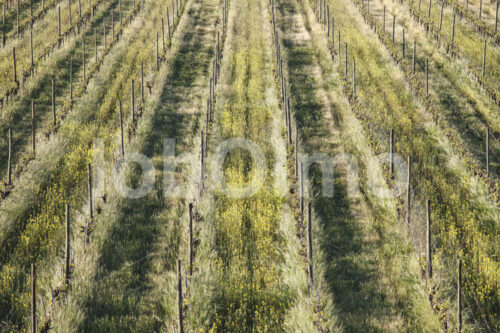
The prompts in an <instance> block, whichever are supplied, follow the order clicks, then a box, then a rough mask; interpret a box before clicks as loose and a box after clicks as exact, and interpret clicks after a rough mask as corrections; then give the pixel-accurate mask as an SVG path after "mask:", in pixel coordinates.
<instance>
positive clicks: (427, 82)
mask: <svg viewBox="0 0 500 333" xmlns="http://www.w3.org/2000/svg"><path fill="white" fill-rule="evenodd" d="M425 93H426V94H427V95H429V58H426V59H425Z"/></svg>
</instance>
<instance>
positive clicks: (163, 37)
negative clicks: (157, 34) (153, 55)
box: [161, 17, 165, 53]
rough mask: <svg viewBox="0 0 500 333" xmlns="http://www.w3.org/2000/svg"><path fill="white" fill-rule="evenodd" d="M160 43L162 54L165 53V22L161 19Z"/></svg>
mask: <svg viewBox="0 0 500 333" xmlns="http://www.w3.org/2000/svg"><path fill="white" fill-rule="evenodd" d="M161 41H162V47H163V53H165V20H164V19H163V17H162V18H161Z"/></svg>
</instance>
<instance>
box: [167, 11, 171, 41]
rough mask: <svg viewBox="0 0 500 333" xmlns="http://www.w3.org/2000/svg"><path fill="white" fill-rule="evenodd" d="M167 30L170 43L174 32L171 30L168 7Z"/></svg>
mask: <svg viewBox="0 0 500 333" xmlns="http://www.w3.org/2000/svg"><path fill="white" fill-rule="evenodd" d="M167 31H168V41H169V45H170V40H171V38H172V33H171V32H170V16H169V14H168V8H167Z"/></svg>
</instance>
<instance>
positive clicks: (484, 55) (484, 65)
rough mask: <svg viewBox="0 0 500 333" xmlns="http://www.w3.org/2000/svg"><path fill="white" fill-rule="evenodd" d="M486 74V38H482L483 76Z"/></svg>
mask: <svg viewBox="0 0 500 333" xmlns="http://www.w3.org/2000/svg"><path fill="white" fill-rule="evenodd" d="M485 74H486V38H485V39H484V49H483V77H484V76H485Z"/></svg>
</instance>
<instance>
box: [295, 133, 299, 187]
mask: <svg viewBox="0 0 500 333" xmlns="http://www.w3.org/2000/svg"><path fill="white" fill-rule="evenodd" d="M295 179H296V180H297V179H299V127H298V126H297V125H295Z"/></svg>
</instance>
